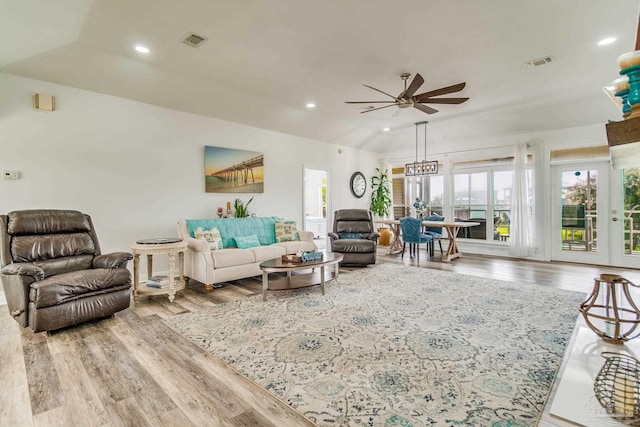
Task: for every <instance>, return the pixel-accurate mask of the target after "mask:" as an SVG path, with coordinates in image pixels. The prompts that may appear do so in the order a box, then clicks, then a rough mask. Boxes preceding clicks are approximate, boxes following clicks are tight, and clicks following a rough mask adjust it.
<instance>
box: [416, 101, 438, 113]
mask: <svg viewBox="0 0 640 427" xmlns="http://www.w3.org/2000/svg"><path fill="white" fill-rule="evenodd" d="M413 106H414V107H416V108H417V109H418V110H420V111H422V112H423V113H427V114H433V113H437V112H438V110H436V109H435V108H431V107H427V106H426V105H422V104H418V103H417V102H416V103H415V104H413Z"/></svg>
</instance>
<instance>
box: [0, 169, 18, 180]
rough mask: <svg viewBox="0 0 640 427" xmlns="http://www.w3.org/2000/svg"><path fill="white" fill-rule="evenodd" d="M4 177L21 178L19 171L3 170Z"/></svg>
mask: <svg viewBox="0 0 640 427" xmlns="http://www.w3.org/2000/svg"><path fill="white" fill-rule="evenodd" d="M2 177H3V178H4V179H20V172H19V171H3V172H2Z"/></svg>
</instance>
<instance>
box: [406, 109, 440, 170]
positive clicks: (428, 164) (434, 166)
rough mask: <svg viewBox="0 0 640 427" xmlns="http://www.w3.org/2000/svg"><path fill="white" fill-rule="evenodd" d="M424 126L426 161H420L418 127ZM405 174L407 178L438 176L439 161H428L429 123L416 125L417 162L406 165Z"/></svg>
mask: <svg viewBox="0 0 640 427" xmlns="http://www.w3.org/2000/svg"><path fill="white" fill-rule="evenodd" d="M419 125H424V159H423V160H421V161H418V126H419ZM404 174H405V175H406V176H420V175H437V174H438V161H437V160H429V161H427V122H418V123H416V160H415V161H414V162H412V163H407V164H405V165H404Z"/></svg>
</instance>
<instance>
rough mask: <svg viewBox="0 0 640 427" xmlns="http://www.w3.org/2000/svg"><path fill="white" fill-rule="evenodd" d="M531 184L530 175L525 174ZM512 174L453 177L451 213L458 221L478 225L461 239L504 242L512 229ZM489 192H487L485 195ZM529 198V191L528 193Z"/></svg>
mask: <svg viewBox="0 0 640 427" xmlns="http://www.w3.org/2000/svg"><path fill="white" fill-rule="evenodd" d="M527 175H528V177H529V179H528V181H529V183H531V179H530V178H531V171H529V172H528V174H527ZM512 186H513V170H489V171H483V172H474V173H457V174H455V175H454V176H453V195H454V200H453V210H454V216H455V218H456V219H457V220H461V221H473V222H479V223H480V225H479V226H475V227H470V228H467V229H463V230H461V235H460V237H466V238H470V239H479V240H494V241H500V242H507V241H508V240H509V234H510V227H511V192H512ZM488 189H490V191H488ZM530 194H533V193H532V189H530Z"/></svg>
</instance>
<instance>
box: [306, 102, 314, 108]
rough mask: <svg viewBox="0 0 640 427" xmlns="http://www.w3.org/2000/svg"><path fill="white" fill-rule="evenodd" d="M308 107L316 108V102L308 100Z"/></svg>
mask: <svg viewBox="0 0 640 427" xmlns="http://www.w3.org/2000/svg"><path fill="white" fill-rule="evenodd" d="M307 108H316V104H314V103H313V102H307Z"/></svg>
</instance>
